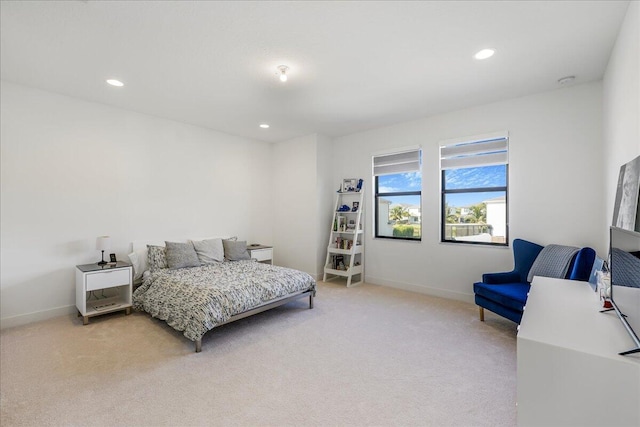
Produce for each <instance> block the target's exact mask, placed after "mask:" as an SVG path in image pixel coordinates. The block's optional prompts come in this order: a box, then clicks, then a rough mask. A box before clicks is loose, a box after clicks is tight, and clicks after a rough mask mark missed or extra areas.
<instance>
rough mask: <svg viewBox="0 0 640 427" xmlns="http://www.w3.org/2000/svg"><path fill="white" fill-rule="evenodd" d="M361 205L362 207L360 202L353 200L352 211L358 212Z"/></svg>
mask: <svg viewBox="0 0 640 427" xmlns="http://www.w3.org/2000/svg"><path fill="white" fill-rule="evenodd" d="M359 207H360V202H353V207H352V208H351V212H358V208H359Z"/></svg>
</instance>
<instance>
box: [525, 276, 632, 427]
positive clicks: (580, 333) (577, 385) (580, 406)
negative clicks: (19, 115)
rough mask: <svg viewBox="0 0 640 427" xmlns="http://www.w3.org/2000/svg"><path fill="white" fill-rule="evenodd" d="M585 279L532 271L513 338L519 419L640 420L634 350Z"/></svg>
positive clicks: (562, 422)
mask: <svg viewBox="0 0 640 427" xmlns="http://www.w3.org/2000/svg"><path fill="white" fill-rule="evenodd" d="M600 310H601V304H600V300H599V298H598V295H597V294H596V293H595V292H594V291H593V289H592V288H591V287H590V286H589V284H588V283H587V282H577V281H570V280H559V279H549V278H546V277H535V278H534V280H533V283H532V284H531V291H530V292H529V297H528V298H527V305H526V307H525V310H524V315H523V317H522V322H521V323H520V326H519V331H518V339H517V346H518V347H517V354H518V361H517V366H518V374H517V375H518V385H517V393H518V395H517V401H518V403H517V405H518V406H517V407H518V425H519V426H640V354H635V355H631V356H619V355H618V353H619V352H621V351H625V350H628V349H630V348H632V347H633V341H632V340H631V338H630V337H629V335H628V334H627V331H626V330H625V328H624V326H623V325H622V323H621V322H620V320H619V319H618V318H617V316H616V314H615V312H613V311H612V312H607V313H600V312H599V311H600Z"/></svg>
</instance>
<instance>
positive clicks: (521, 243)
mask: <svg viewBox="0 0 640 427" xmlns="http://www.w3.org/2000/svg"><path fill="white" fill-rule="evenodd" d="M542 249H543V247H542V246H540V245H537V244H535V243H532V242H528V241H526V240H522V239H515V240H514V241H513V259H514V269H513V271H509V272H504V273H486V274H483V275H482V282H477V283H474V284H473V292H474V294H475V302H476V305H478V307H479V310H480V320H481V321H484V309H485V308H486V309H487V310H489V311H492V312H494V313H496V314H498V315H500V316H502V317H506V318H507V319H509V320H512V321H513V322H516V323H518V324H519V323H520V320H521V319H522V311H523V308H524V305H525V304H526V302H527V295H528V293H529V289H530V288H531V285H530V284H529V282H528V281H527V276H528V274H529V270H531V267H532V266H533V263H534V261H535V260H536V258H537V257H538V255H539V254H540V252H541V251H542ZM595 257H596V253H595V251H594V250H593V249H591V248H582V249H580V250H579V251H578V253H577V254H576V255H575V256H574V257H573V258H572V259H571V262H570V264H569V268H568V270H567V271H568V272H567V275H566V277H565V278H566V279H570V280H582V281H587V280H589V276H590V274H591V268H592V266H593V262H594V260H595Z"/></svg>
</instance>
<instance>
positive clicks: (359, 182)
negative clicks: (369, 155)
mask: <svg viewBox="0 0 640 427" xmlns="http://www.w3.org/2000/svg"><path fill="white" fill-rule="evenodd" d="M360 190H362V179H359V180H358V185H356V191H357V192H358V193H359V192H360Z"/></svg>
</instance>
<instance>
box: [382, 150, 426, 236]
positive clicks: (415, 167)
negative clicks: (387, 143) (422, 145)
mask: <svg viewBox="0 0 640 427" xmlns="http://www.w3.org/2000/svg"><path fill="white" fill-rule="evenodd" d="M421 157H422V156H421V151H420V149H419V148H418V149H411V150H406V151H401V152H395V153H391V154H384V155H378V156H373V177H374V182H375V190H374V191H375V209H374V210H375V218H374V221H375V237H382V238H389V239H404V240H417V241H420V240H421V239H422V171H421V169H420V166H421V163H422V162H421Z"/></svg>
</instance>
